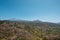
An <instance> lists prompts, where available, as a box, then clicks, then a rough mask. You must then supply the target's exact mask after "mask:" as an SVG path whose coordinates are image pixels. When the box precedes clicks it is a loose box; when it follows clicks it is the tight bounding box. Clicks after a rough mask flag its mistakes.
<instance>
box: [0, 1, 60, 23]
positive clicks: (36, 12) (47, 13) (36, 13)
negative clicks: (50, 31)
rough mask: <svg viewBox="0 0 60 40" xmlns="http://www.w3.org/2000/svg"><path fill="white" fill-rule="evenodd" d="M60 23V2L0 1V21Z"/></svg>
mask: <svg viewBox="0 0 60 40" xmlns="http://www.w3.org/2000/svg"><path fill="white" fill-rule="evenodd" d="M12 18H16V19H22V20H41V21H47V22H60V0H0V19H12Z"/></svg>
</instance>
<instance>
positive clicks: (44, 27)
mask: <svg viewBox="0 0 60 40" xmlns="http://www.w3.org/2000/svg"><path fill="white" fill-rule="evenodd" d="M0 40H60V24H56V23H49V22H42V21H14V20H13V21H10V20H0Z"/></svg>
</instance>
